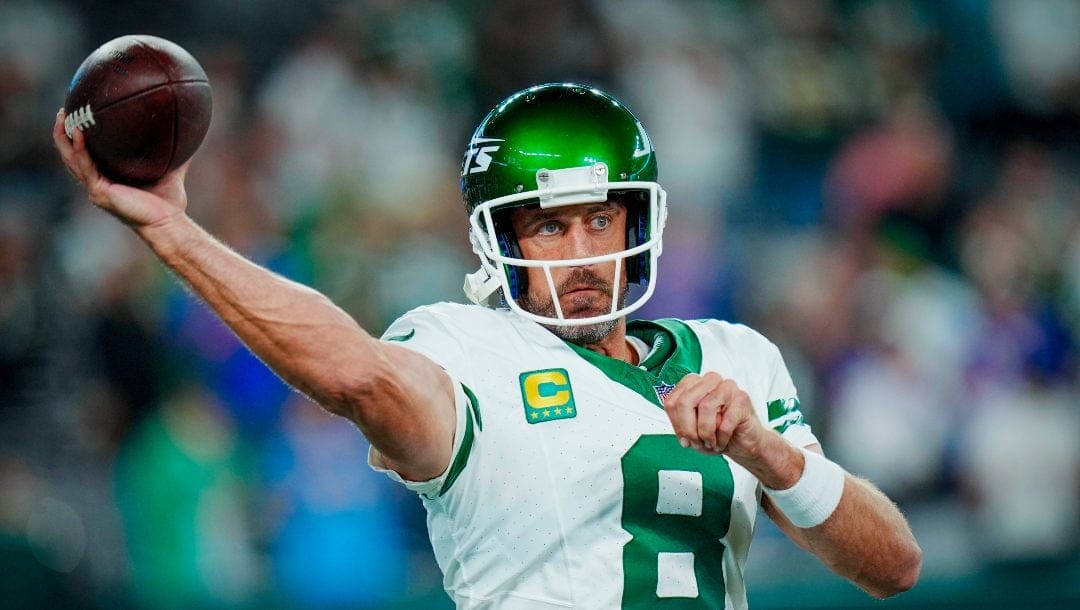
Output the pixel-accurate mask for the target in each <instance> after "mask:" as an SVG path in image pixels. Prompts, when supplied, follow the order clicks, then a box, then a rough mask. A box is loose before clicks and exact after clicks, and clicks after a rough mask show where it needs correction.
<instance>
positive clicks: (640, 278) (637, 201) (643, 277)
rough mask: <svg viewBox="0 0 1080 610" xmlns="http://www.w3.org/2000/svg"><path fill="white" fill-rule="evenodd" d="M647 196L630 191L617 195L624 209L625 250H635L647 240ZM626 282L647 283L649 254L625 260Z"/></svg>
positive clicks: (643, 253) (643, 284) (645, 253)
mask: <svg viewBox="0 0 1080 610" xmlns="http://www.w3.org/2000/svg"><path fill="white" fill-rule="evenodd" d="M647 199H648V194H647V193H643V192H640V191H630V192H624V193H620V194H619V200H620V201H622V202H623V205H624V206H625V207H626V248H627V249H628V250H629V249H630V248H636V247H637V246H640V245H641V244H643V243H645V242H647V241H648V240H649V214H648V212H649V204H648V200H647ZM626 274H627V281H628V282H629V283H631V284H641V285H642V286H645V285H647V284H648V281H649V254H648V253H647V252H642V253H641V254H638V255H635V256H632V257H630V258H628V259H626Z"/></svg>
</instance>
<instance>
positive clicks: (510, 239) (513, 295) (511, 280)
mask: <svg viewBox="0 0 1080 610" xmlns="http://www.w3.org/2000/svg"><path fill="white" fill-rule="evenodd" d="M495 238H496V239H497V240H498V242H499V251H500V252H501V253H502V255H503V256H506V257H509V258H521V247H520V246H518V242H517V239H515V238H514V235H513V233H512V232H511V231H508V230H505V229H501V228H499V227H498V225H496V229H495ZM503 270H504V271H505V272H506V283H507V284H508V285H509V286H510V294H509V295H507V297H508V298H510V299H513V300H515V301H516V300H517V299H518V297H519V296H520V295H521V293H522V292H523V291H524V290H525V283H526V281H527V280H526V276H525V274H524V273H521V272H520V271H518V268H517V267H515V266H513V265H506V264H504V265H503Z"/></svg>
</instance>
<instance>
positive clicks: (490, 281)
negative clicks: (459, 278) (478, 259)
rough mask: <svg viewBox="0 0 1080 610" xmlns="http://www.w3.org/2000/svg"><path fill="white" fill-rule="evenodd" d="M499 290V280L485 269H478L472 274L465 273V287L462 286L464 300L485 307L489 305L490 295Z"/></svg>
mask: <svg viewBox="0 0 1080 610" xmlns="http://www.w3.org/2000/svg"><path fill="white" fill-rule="evenodd" d="M499 288H501V286H500V285H499V278H497V277H495V276H494V275H492V274H491V272H490V271H488V270H487V268H486V267H480V269H478V270H476V271H474V272H473V273H466V274H465V285H464V286H462V290H464V291H465V297H466V298H468V299H469V300H470V301H472V302H473V303H475V304H477V305H485V306H488V305H489V299H490V298H491V295H492V294H494V293H495V291H496V290H498V289H499Z"/></svg>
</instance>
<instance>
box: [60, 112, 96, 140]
mask: <svg viewBox="0 0 1080 610" xmlns="http://www.w3.org/2000/svg"><path fill="white" fill-rule="evenodd" d="M96 124H97V122H96V121H94V112H93V111H92V110H90V104H87V105H85V106H83V107H82V108H76V109H75V110H73V111H72V112H71V114H69V115H67V116H66V117H64V132H65V133H67V137H68V139H69V140H70V139H71V138H72V136H73V135H74V133H75V130H76V129H78V130H79V131H83V130H85V129H86V128H87V127H89V126H91V125H96Z"/></svg>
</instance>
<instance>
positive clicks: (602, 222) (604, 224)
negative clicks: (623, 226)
mask: <svg viewBox="0 0 1080 610" xmlns="http://www.w3.org/2000/svg"><path fill="white" fill-rule="evenodd" d="M592 224H593V227H595V228H597V229H606V228H608V226H609V225H610V224H611V219H610V218H608V217H607V216H595V217H593V220H592Z"/></svg>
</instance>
